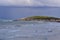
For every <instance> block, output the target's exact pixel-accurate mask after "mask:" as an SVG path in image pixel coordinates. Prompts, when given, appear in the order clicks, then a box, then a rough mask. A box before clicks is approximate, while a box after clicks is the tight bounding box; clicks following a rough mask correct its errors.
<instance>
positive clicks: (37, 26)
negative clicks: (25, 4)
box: [0, 7, 60, 40]
mask: <svg viewBox="0 0 60 40" xmlns="http://www.w3.org/2000/svg"><path fill="white" fill-rule="evenodd" d="M59 14H60V8H16V7H0V40H60V23H59V22H46V21H13V20H12V19H17V18H23V17H28V16H36V15H37V16H54V17H60V15H59Z"/></svg>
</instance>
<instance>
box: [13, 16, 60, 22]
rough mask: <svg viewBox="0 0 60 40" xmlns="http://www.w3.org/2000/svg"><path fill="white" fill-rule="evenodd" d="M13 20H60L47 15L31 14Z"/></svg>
mask: <svg viewBox="0 0 60 40" xmlns="http://www.w3.org/2000/svg"><path fill="white" fill-rule="evenodd" d="M14 21H49V22H60V18H56V17H49V16H31V17H25V18H19V19H16V20H14Z"/></svg>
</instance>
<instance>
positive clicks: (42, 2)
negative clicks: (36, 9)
mask: <svg viewBox="0 0 60 40" xmlns="http://www.w3.org/2000/svg"><path fill="white" fill-rule="evenodd" d="M0 5H3V6H60V0H0Z"/></svg>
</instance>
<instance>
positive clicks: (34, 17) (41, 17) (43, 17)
mask: <svg viewBox="0 0 60 40" xmlns="http://www.w3.org/2000/svg"><path fill="white" fill-rule="evenodd" d="M27 18H33V19H45V18H49V19H58V18H56V17H49V16H31V17H27Z"/></svg>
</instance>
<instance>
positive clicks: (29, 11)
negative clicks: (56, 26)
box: [0, 6, 60, 19]
mask: <svg viewBox="0 0 60 40" xmlns="http://www.w3.org/2000/svg"><path fill="white" fill-rule="evenodd" d="M28 16H53V17H60V8H57V7H30V8H28V7H27V8H25V7H5V6H3V7H0V18H1V19H17V18H24V17H28Z"/></svg>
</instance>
